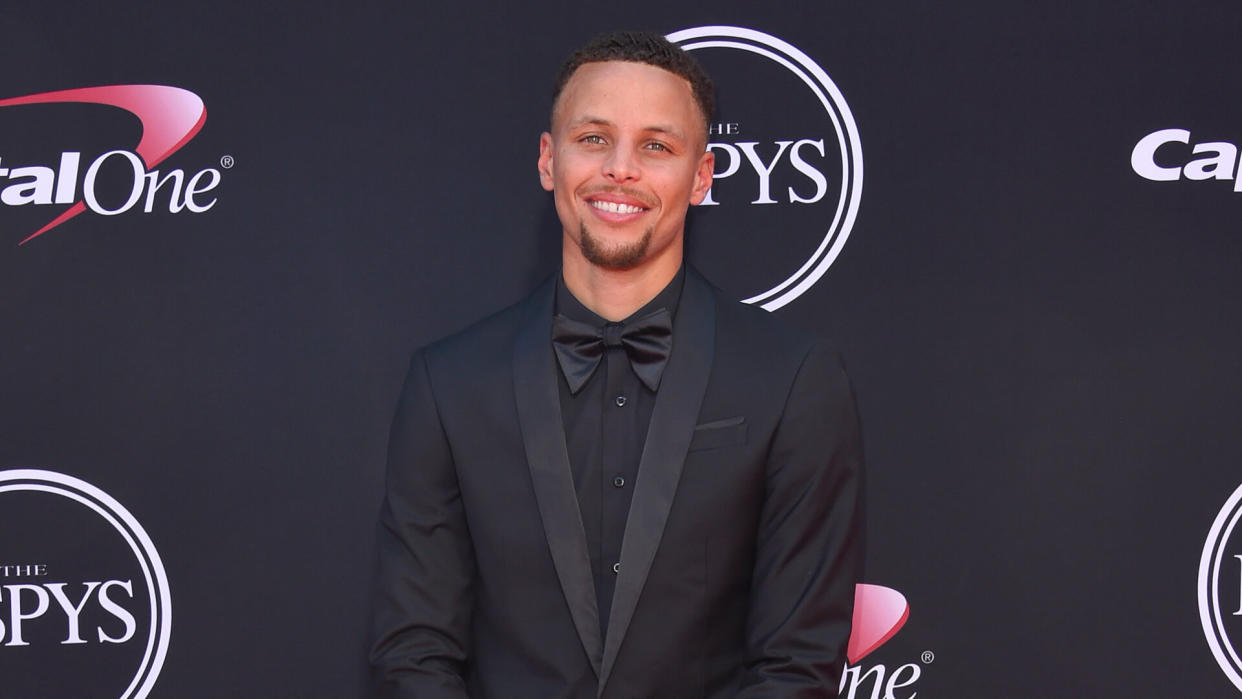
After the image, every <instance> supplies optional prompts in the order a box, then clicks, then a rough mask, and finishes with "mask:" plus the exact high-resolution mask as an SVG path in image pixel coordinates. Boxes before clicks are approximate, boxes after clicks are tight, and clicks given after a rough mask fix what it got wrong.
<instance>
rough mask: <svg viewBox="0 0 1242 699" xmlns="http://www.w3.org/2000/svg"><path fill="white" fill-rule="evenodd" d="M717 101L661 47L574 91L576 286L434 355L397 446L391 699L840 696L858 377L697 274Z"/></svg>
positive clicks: (386, 597)
mask: <svg viewBox="0 0 1242 699" xmlns="http://www.w3.org/2000/svg"><path fill="white" fill-rule="evenodd" d="M711 113H712V95H711V85H710V82H709V81H708V80H707V78H706V76H705V75H703V73H702V70H701V69H700V68H699V67H698V66H697V64H696V63H695V62H694V61H693V60H692V59H691V58H690V57H689V56H688V55H687V54H686V53H685V52H683V51H682V50H680V49H679V48H677V47H676V46H673V45H672V44H670V43H668V42H667V41H665V40H664V39H663V38H662V37H659V36H658V35H653V34H641V33H621V34H613V35H607V36H604V37H600V38H597V39H596V40H594V41H593V42H591V43H590V44H588V45H587V46H586V47H585V48H583V49H582V50H580V51H579V52H578V53H576V54H575V55H574V56H573V57H572V58H571V59H570V61H569V62H568V63H567V64H566V66H565V68H564V70H563V71H562V75H561V77H560V79H559V80H558V83H557V91H556V96H555V97H554V100H553V110H552V125H551V131H550V132H548V133H544V134H543V135H542V137H541V139H540V143H539V163H538V164H539V177H540V181H541V182H542V184H543V186H544V188H545V189H547V190H549V191H551V192H552V193H553V198H554V200H555V203H556V211H557V214H558V216H559V218H560V220H561V224H562V226H563V232H562V241H563V242H562V269H561V273H560V274H559V275H557V276H556V278H554V279H552V280H549V281H548V282H547V283H545V284H544V285H543V286H542V287H540V288H539V289H538V290H537V291H536V292H535V293H534V295H532V296H531V297H529V298H528V299H526V300H525V301H523V302H521V303H519V304H517V305H516V306H513V307H511V308H509V309H507V310H505V311H502V312H500V313H498V314H497V315H495V316H492V317H490V318H488V319H486V320H483V321H481V322H480V323H477V324H476V325H474V326H472V327H471V328H468V329H467V330H465V331H463V332H461V333H459V334H458V335H456V336H454V337H450V338H448V339H445V340H442V341H440V342H437V343H435V344H433V345H431V346H429V347H426V348H424V349H422V350H420V351H418V352H417V353H416V354H415V355H414V357H413V359H412V361H411V365H410V370H409V375H408V377H407V379H406V383H405V388H404V393H403V396H402V399H401V403H400V405H399V407H398V411H397V415H396V418H395V421H394V423H393V428H392V436H391V442H390V450H389V466H388V484H387V494H386V499H385V504H384V508H383V512H382V514H381V526H380V552H379V556H380V561H379V572H378V584H377V588H378V589H377V601H376V615H375V623H376V636H377V640H376V642H375V645H374V647H373V649H372V655H371V658H372V663H373V664H374V666H375V668H376V671H377V676H378V678H379V682H380V683H381V687H382V688H381V693H382V695H383V696H387V697H467V696H469V697H506V698H521V697H532V698H538V699H552V698H555V697H575V698H579V697H581V698H587V697H616V698H626V699H630V698H634V697H678V698H682V697H831V696H836V688H837V683H838V679H839V676H840V673H841V671H842V664H843V662H844V656H845V648H846V643H847V641H848V637H849V632H850V618H851V613H852V606H853V595H854V585H855V583H856V581H857V574H858V567H859V565H860V561H861V556H862V550H861V541H860V538H861V536H860V532H859V519H860V503H859V491H860V479H861V475H862V474H861V468H862V454H861V447H860V438H859V429H858V422H857V417H856V415H855V411H854V402H853V398H852V395H851V393H850V389H849V386H848V383H847V380H846V378H845V375H844V373H843V371H842V369H841V365H840V362H839V361H838V359H837V358H836V355H835V354H834V353H833V352H832V351H830V350H829V349H827V348H825V347H824V346H823V345H822V344H820V343H817V342H815V341H812V340H810V339H808V338H806V337H803V336H802V335H800V334H798V333H795V332H793V331H791V330H789V329H787V328H785V327H784V326H782V325H780V324H779V323H777V322H776V320H775V319H774V318H773V317H772V316H770V315H769V314H767V313H766V312H764V311H762V310H759V309H756V308H753V307H750V306H745V305H743V304H740V303H737V302H735V301H732V300H730V299H729V298H728V297H727V296H724V295H723V294H722V293H721V292H719V291H718V290H716V289H715V288H713V287H711V286H710V285H709V284H708V283H707V282H706V281H704V280H703V278H702V277H700V276H699V275H698V273H697V272H695V271H694V270H693V269H687V268H685V267H683V262H682V258H683V231H684V227H685V217H686V212H687V209H688V207H689V205H690V204H697V203H699V202H700V201H702V200H703V198H704V196H705V195H706V193H707V191H708V189H709V188H710V187H711V181H712V167H713V160H712V156H711V153H710V152H709V151H707V149H706V144H707V135H708V127H707V124H708V120H709V119H710V118H711Z"/></svg>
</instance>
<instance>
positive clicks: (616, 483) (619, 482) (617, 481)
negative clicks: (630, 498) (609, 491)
mask: <svg viewBox="0 0 1242 699" xmlns="http://www.w3.org/2000/svg"><path fill="white" fill-rule="evenodd" d="M612 485H613V487H614V488H623V487H625V479H624V478H622V477H621V476H617V477H616V478H614V479H612Z"/></svg>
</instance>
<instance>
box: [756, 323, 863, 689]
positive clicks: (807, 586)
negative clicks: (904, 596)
mask: <svg viewBox="0 0 1242 699" xmlns="http://www.w3.org/2000/svg"><path fill="white" fill-rule="evenodd" d="M862 477H863V454H862V437H861V434H860V428H859V422H858V414H857V411H856V409H855V403H854V396H853V392H852V390H851V389H850V385H849V381H848V379H847V378H846V376H845V371H844V368H843V367H842V365H841V361H840V359H839V358H838V356H837V355H836V353H835V352H833V351H832V350H830V349H828V348H826V347H823V346H818V345H817V346H814V347H812V348H811V350H810V351H809V352H808V354H807V355H806V357H805V358H804V359H803V362H802V366H801V367H800V368H799V370H798V373H797V376H796V377H795V379H794V381H793V385H792V388H791V389H790V392H789V395H788V396H787V398H786V403H785V408H784V412H783V414H782V416H781V420H780V424H779V425H778V427H777V429H776V432H775V434H774V436H773V440H772V443H771V446H770V449H769V452H768V463H767V471H766V476H765V487H766V493H765V498H764V504H763V509H762V512H761V515H760V521H759V530H758V538H757V544H756V557H755V570H754V574H753V578H752V582H751V598H750V612H749V615H748V617H747V622H746V643H747V658H746V674H745V677H744V679H743V682H742V688H741V691H740V692H739V696H740V697H755V698H757V697H774V696H779V697H785V698H790V699H792V698H794V697H798V698H806V699H810V698H811V697H815V698H817V699H819V698H822V697H836V696H837V688H838V685H839V682H840V677H841V673H842V672H843V670H844V664H845V655H846V648H847V645H848V643H849V637H850V625H851V621H852V616H853V609H854V587H855V585H856V584H857V582H858V579H859V575H860V568H861V565H862V556H863V545H862V541H863V536H862V534H863V532H862V525H863V523H862Z"/></svg>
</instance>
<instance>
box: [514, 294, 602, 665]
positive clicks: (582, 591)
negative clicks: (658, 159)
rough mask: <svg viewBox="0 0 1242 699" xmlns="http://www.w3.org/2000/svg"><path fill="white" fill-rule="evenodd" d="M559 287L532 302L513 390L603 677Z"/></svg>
mask: <svg viewBox="0 0 1242 699" xmlns="http://www.w3.org/2000/svg"><path fill="white" fill-rule="evenodd" d="M555 289H556V283H555V280H554V281H553V282H552V283H549V284H544V285H543V286H542V287H540V289H539V290H538V291H536V292H535V296H534V297H533V298H532V299H531V302H530V304H529V306H530V308H529V309H528V310H529V313H528V315H527V317H526V318H525V319H524V321H523V323H522V326H521V328H520V329H519V330H518V336H517V344H516V347H515V350H514V354H513V388H514V393H515V395H516V397H517V410H518V421H519V423H520V424H521V428H522V440H523V442H524V443H525V445H526V461H527V463H528V464H529V466H530V476H531V480H532V481H533V482H534V486H535V499H536V500H537V501H538V502H539V515H540V517H542V519H543V530H544V533H545V534H546V535H547V539H548V548H549V549H551V551H552V562H553V564H554V565H555V566H556V574H557V576H558V577H559V578H560V581H561V589H562V590H563V591H564V593H565V601H566V602H567V603H568V604H569V614H570V616H571V617H573V620H574V626H576V627H577V628H578V636H579V637H580V638H581V639H582V646H583V648H585V649H586V653H587V657H588V658H590V659H591V667H592V668H593V669H594V670H595V675H596V676H597V677H598V676H599V672H600V665H601V660H600V656H601V655H602V649H601V646H602V645H603V642H602V640H601V639H600V628H599V606H598V605H597V604H596V602H595V581H594V579H593V578H592V574H591V559H590V556H589V554H588V553H587V543H586V531H585V529H583V526H582V515H581V513H580V512H579V510H578V496H577V494H576V492H575V491H574V481H573V475H572V473H571V472H570V470H569V452H568V451H567V450H566V449H565V427H564V423H563V422H562V421H561V402H560V401H561V399H560V393H559V392H558V390H557V376H556V374H555V372H556V363H555V358H554V356H553V353H552V301H553V293H554V291H555Z"/></svg>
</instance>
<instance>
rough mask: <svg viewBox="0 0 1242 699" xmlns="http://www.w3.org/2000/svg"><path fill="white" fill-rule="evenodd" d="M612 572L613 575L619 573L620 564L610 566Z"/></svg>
mask: <svg viewBox="0 0 1242 699" xmlns="http://www.w3.org/2000/svg"><path fill="white" fill-rule="evenodd" d="M612 572H614V573H620V572H621V564H620V563H613V564H612Z"/></svg>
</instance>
